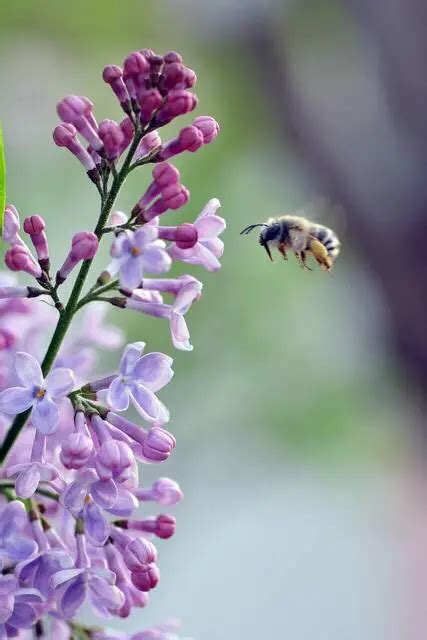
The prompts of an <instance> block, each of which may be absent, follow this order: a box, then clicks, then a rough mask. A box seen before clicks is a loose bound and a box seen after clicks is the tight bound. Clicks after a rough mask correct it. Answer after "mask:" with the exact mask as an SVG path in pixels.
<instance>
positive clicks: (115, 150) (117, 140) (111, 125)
mask: <svg viewBox="0 0 427 640" xmlns="http://www.w3.org/2000/svg"><path fill="white" fill-rule="evenodd" d="M98 134H99V137H100V138H101V140H102V143H103V145H104V153H105V157H106V158H107V160H116V159H117V158H118V157H119V155H120V153H121V149H122V145H123V142H124V135H123V131H122V129H121V128H120V127H119V125H118V124H117V122H114V120H102V122H100V123H99V128H98Z"/></svg>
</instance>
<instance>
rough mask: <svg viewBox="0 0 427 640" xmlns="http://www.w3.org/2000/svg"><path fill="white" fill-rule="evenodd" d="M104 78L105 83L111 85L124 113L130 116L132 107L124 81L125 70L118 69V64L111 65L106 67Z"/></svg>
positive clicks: (103, 73)
mask: <svg viewBox="0 0 427 640" xmlns="http://www.w3.org/2000/svg"><path fill="white" fill-rule="evenodd" d="M102 77H103V79H104V82H106V83H107V84H109V85H110V87H111V89H112V90H113V91H114V93H115V95H116V97H117V99H118V101H119V102H120V106H121V107H122V109H123V111H124V112H125V113H127V114H128V115H130V114H131V113H132V106H131V101H130V98H129V94H128V91H127V89H126V85H125V83H124V80H123V69H121V68H120V67H118V66H117V65H116V64H109V65H107V66H106V67H104V71H103V72H102Z"/></svg>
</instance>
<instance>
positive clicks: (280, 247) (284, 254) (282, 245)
mask: <svg viewBox="0 0 427 640" xmlns="http://www.w3.org/2000/svg"><path fill="white" fill-rule="evenodd" d="M277 248H278V250H279V251H280V253H281V254H282V256H283V258H284V260H287V259H288V256H287V255H286V250H285V245H284V244H283V243H281V244H279V246H278V247H277Z"/></svg>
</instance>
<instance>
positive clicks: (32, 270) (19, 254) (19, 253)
mask: <svg viewBox="0 0 427 640" xmlns="http://www.w3.org/2000/svg"><path fill="white" fill-rule="evenodd" d="M4 261H5V263H6V266H7V267H8V268H9V269H10V270H11V271H26V272H27V273H29V274H30V275H31V276H33V277H34V278H40V276H41V275H42V270H41V268H40V265H38V264H37V263H36V261H35V260H34V258H33V256H32V255H31V253H30V252H29V250H28V248H27V247H25V246H23V245H19V244H15V245H13V247H11V248H10V249H9V250H8V251H6V254H5V256H4Z"/></svg>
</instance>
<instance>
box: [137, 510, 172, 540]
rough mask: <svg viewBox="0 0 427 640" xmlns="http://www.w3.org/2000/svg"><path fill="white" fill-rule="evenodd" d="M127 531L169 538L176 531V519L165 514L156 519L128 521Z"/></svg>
mask: <svg viewBox="0 0 427 640" xmlns="http://www.w3.org/2000/svg"><path fill="white" fill-rule="evenodd" d="M127 527H128V529H132V530H134V531H144V532H145V533H153V534H154V535H155V536H157V537H158V538H162V539H165V540H166V539H167V538H171V537H172V536H173V535H174V533H175V531H176V519H175V518H174V517H173V516H169V515H167V514H164V513H162V514H160V515H159V516H157V517H154V516H152V517H151V518H145V519H144V520H129V521H128V524H127Z"/></svg>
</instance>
